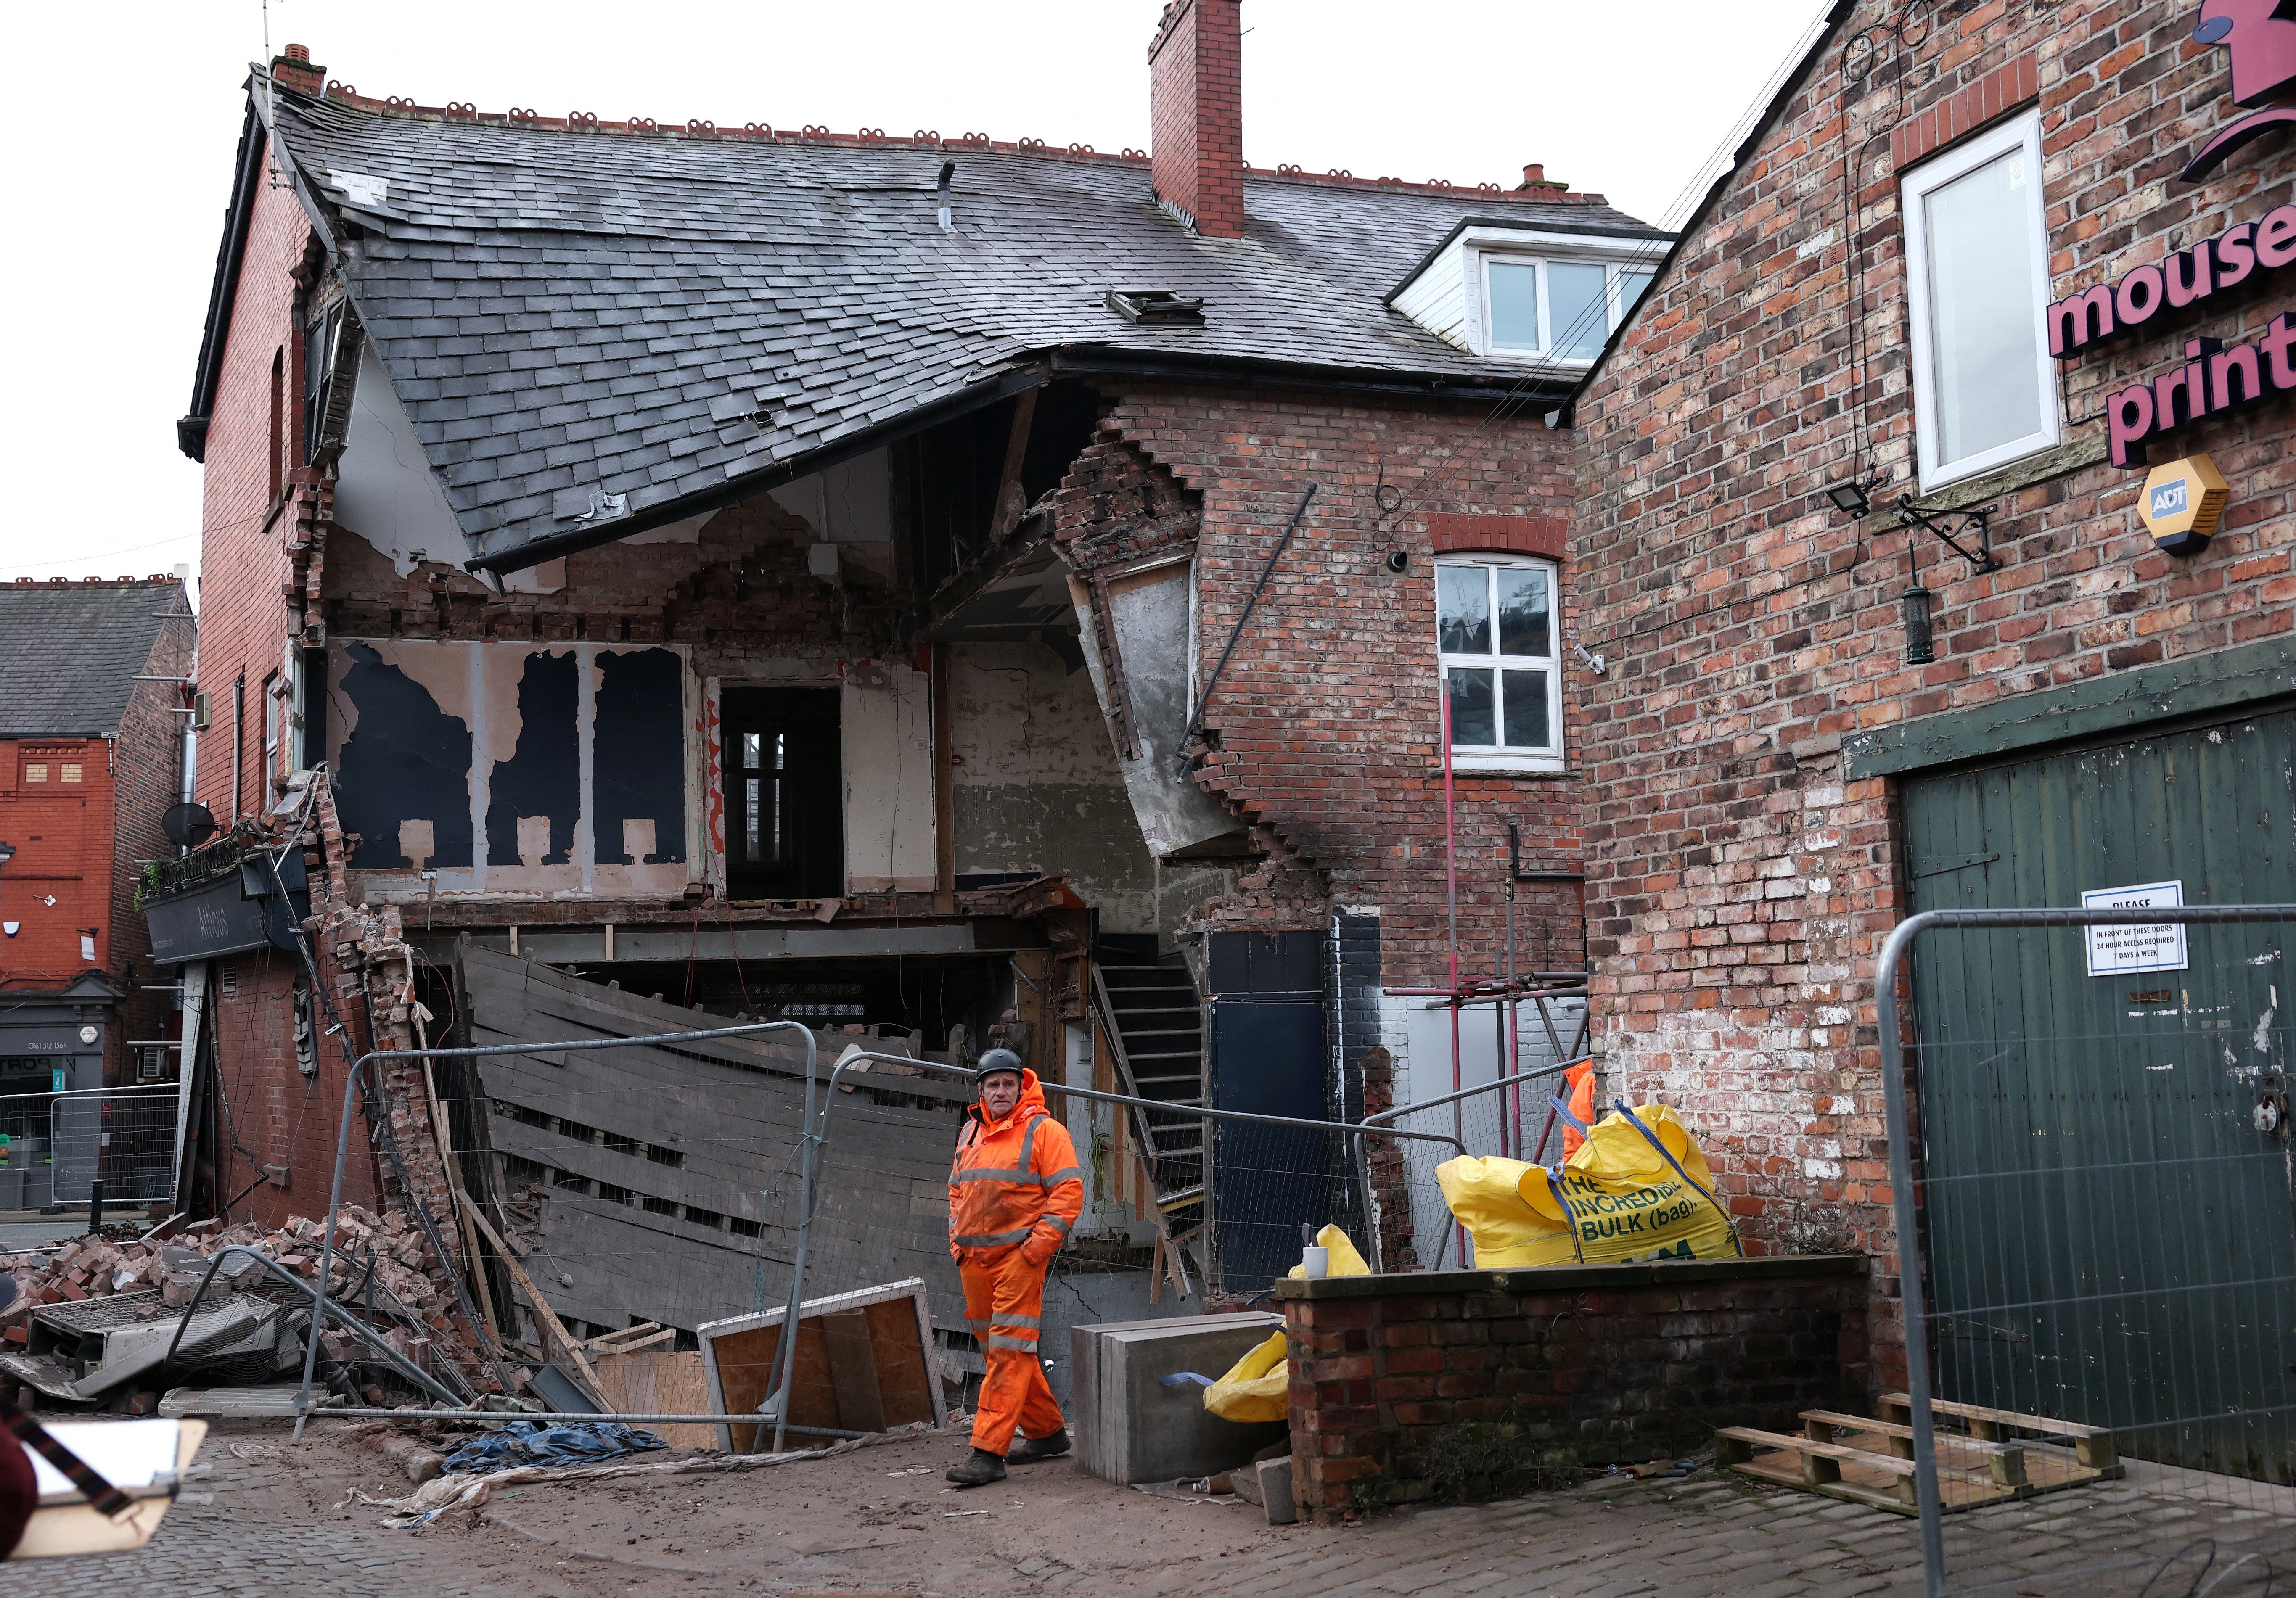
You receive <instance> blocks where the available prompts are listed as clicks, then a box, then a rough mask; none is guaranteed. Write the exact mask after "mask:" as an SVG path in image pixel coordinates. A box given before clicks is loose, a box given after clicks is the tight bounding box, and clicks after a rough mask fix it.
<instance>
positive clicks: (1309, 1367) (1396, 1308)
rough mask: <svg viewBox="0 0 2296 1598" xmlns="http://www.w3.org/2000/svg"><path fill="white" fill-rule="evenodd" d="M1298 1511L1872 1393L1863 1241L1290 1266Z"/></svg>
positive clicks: (1699, 1441) (1618, 1453)
mask: <svg viewBox="0 0 2296 1598" xmlns="http://www.w3.org/2000/svg"><path fill="white" fill-rule="evenodd" d="M1278 1297H1279V1299H1281V1301H1282V1304H1283V1312H1284V1316H1285V1324H1286V1330H1287V1332H1288V1335H1289V1339H1290V1343H1291V1359H1292V1458H1293V1460H1294V1462H1295V1464H1294V1467H1293V1471H1294V1474H1293V1484H1294V1489H1293V1490H1294V1491H1295V1493H1296V1494H1297V1495H1298V1497H1299V1502H1300V1508H1301V1510H1302V1512H1306V1513H1309V1514H1312V1515H1313V1516H1314V1517H1315V1518H1316V1519H1317V1520H1331V1519H1334V1518H1336V1517H1337V1516H1338V1515H1339V1514H1340V1513H1341V1512H1342V1511H1344V1510H1346V1509H1347V1508H1349V1505H1350V1504H1355V1503H1358V1502H1365V1501H1368V1502H1371V1503H1378V1504H1401V1503H1409V1502H1412V1501H1414V1500H1417V1499H1423V1498H1431V1497H1435V1496H1441V1495H1444V1494H1471V1495H1481V1494H1487V1493H1503V1492H1506V1491H1510V1490H1519V1489H1520V1488H1521V1487H1524V1486H1528V1485H1531V1484H1533V1483H1534V1482H1536V1481H1537V1480H1538V1479H1539V1478H1540V1477H1541V1476H1542V1475H1543V1474H1545V1475H1552V1474H1553V1473H1554V1472H1555V1471H1558V1469H1559V1470H1563V1471H1567V1470H1570V1469H1573V1468H1575V1466H1577V1465H1579V1464H1595V1463H1605V1462H1622V1461H1633V1460H1645V1459H1653V1458H1659V1457H1661V1456H1664V1455H1669V1454H1674V1453H1677V1452H1684V1451H1687V1450H1688V1449H1691V1448H1693V1447H1697V1446H1702V1445H1703V1444H1704V1443H1705V1441H1706V1439H1707V1438H1708V1437H1709V1436H1710V1433H1711V1432H1712V1430H1713V1429H1714V1428H1716V1427H1718V1426H1761V1427H1766V1428H1769V1429H1772V1430H1800V1427H1799V1425H1798V1424H1797V1423H1796V1422H1795V1418H1794V1417H1795V1414H1796V1412H1797V1411H1799V1410H1802V1409H1809V1408H1841V1407H1842V1406H1843V1405H1845V1403H1847V1404H1852V1405H1854V1404H1858V1403H1862V1402H1863V1400H1864V1398H1865V1397H1866V1388H1867V1386H1868V1381H1869V1377H1868V1371H1867V1363H1868V1356H1867V1348H1866V1260H1865V1258H1864V1257H1863V1256H1858V1255H1827V1256H1823V1257H1818V1258H1761V1259H1685V1260H1668V1261H1663V1262H1652V1263H1648V1264H1638V1265H1605V1266H1547V1267H1546V1268H1543V1269H1539V1270H1520V1271H1442V1272H1427V1273H1421V1274H1407V1275H1389V1276H1350V1277H1332V1278H1327V1279H1325V1280H1323V1281H1317V1282H1304V1281H1287V1282H1283V1283H1282V1284H1281V1286H1280V1287H1279V1289H1278Z"/></svg>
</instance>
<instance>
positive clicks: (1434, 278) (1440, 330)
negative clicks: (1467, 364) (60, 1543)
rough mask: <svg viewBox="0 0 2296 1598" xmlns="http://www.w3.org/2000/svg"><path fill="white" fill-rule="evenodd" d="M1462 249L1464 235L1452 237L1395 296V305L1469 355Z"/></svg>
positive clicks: (1437, 335) (1440, 337)
mask: <svg viewBox="0 0 2296 1598" xmlns="http://www.w3.org/2000/svg"><path fill="white" fill-rule="evenodd" d="M1465 253H1466V244H1465V242H1464V235H1462V236H1461V237H1460V238H1457V239H1454V240H1452V241H1451V242H1450V243H1449V244H1448V245H1447V246H1446V247H1445V248H1444V250H1443V253H1442V254H1440V255H1439V256H1437V257H1436V258H1434V259H1433V260H1431V261H1430V262H1428V263H1427V266H1426V269H1425V270H1424V271H1423V272H1421V273H1420V274H1419V275H1418V276H1416V277H1415V278H1413V279H1412V280H1411V282H1410V283H1409V285H1408V286H1406V288H1405V289H1404V291H1403V292H1402V293H1400V294H1398V295H1397V296H1396V297H1395V302H1394V303H1395V308H1396V309H1397V310H1398V311H1401V312H1402V313H1403V314H1404V315H1405V316H1408V317H1410V318H1411V319H1412V320H1413V321H1414V322H1416V323H1417V324H1419V325H1420V326H1422V327H1423V328H1425V329H1426V330H1427V331H1428V332H1431V333H1433V334H1434V335H1435V336H1436V337H1437V338H1439V339H1440V340H1443V341H1444V342H1445V343H1446V344H1456V345H1457V346H1458V347H1459V348H1461V349H1464V350H1466V351H1467V352H1468V353H1469V354H1470V355H1472V354H1473V353H1474V347H1473V345H1472V344H1471V343H1469V342H1468V336H1467V293H1466V270H1465V266H1464V256H1465Z"/></svg>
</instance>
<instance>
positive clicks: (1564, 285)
mask: <svg viewBox="0 0 2296 1598" xmlns="http://www.w3.org/2000/svg"><path fill="white" fill-rule="evenodd" d="M1480 263H1481V266H1482V290H1483V353H1484V354H1486V355H1497V356H1525V357H1529V358H1536V359H1542V360H1549V361H1592V360H1593V359H1594V358H1595V356H1599V355H1601V354H1602V353H1603V344H1604V343H1606V342H1607V341H1608V340H1609V339H1610V337H1611V329H1613V328H1615V327H1617V326H1618V325H1619V324H1620V323H1621V322H1623V321H1625V320H1626V318H1627V315H1628V312H1630V311H1632V310H1633V309H1634V308H1635V302H1636V300H1638V299H1641V298H1642V297H1643V293H1644V291H1645V290H1647V289H1648V288H1649V287H1650V283H1651V275H1652V268H1651V267H1650V266H1647V265H1640V264H1637V263H1636V262H1631V261H1606V260H1569V259H1563V258H1546V257H1541V256H1530V255H1516V254H1513V253H1501V252H1499V251H1497V250H1484V251H1482V252H1481V254H1480Z"/></svg>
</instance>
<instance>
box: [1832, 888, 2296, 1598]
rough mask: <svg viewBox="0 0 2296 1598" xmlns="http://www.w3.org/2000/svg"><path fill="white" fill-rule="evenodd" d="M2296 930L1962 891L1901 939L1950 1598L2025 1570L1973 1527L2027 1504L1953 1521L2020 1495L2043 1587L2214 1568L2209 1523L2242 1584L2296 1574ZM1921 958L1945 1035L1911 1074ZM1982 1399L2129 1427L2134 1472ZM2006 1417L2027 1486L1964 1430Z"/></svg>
mask: <svg viewBox="0 0 2296 1598" xmlns="http://www.w3.org/2000/svg"><path fill="white" fill-rule="evenodd" d="M2292 931H2296V907H2288V906H2258V907H2254V908H2251V909H2230V908H2226V909H2215V908H2195V909H2150V910H2143V911H2127V910H2122V911H2112V910H2090V911H2066V910H2057V911H2017V910H1977V911H1941V912H1931V913H1928V914H1923V915H1920V916H1916V917H1915V918H1913V919H1912V920H1910V921H1908V922H1905V923H1903V924H1902V925H1901V926H1900V927H1899V928H1898V930H1897V931H1896V932H1895V933H1894V934H1893V935H1892V937H1891V938H1890V942H1889V944H1888V946H1887V947H1885V949H1884V952H1883V955H1882V961H1881V963H1880V967H1879V970H1878V971H1877V982H1878V984H1879V994H1880V1018H1879V1019H1880V1021H1881V1028H1882V1044H1883V1055H1884V1078H1885V1083H1886V1084H1887V1085H1888V1086H1890V1088H1891V1089H1892V1091H1891V1092H1890V1096H1889V1109H1890V1112H1891V1120H1892V1126H1891V1144H1892V1147H1891V1157H1892V1176H1893V1187H1894V1189H1895V1191H1894V1192H1893V1200H1894V1202H1895V1205H1896V1209H1897V1214H1898V1230H1899V1237H1900V1241H1901V1246H1903V1245H1905V1244H1906V1243H1907V1242H1910V1243H1911V1244H1912V1245H1913V1246H1911V1247H1909V1248H1907V1249H1906V1258H1905V1261H1904V1263H1905V1266H1906V1269H1905V1271H1904V1273H1903V1277H1902V1280H1903V1282H1904V1284H1905V1287H1906V1291H1907V1340H1908V1346H1907V1376H1908V1388H1909V1390H1910V1393H1911V1396H1912V1398H1913V1404H1912V1406H1911V1407H1912V1414H1913V1424H1914V1429H1915V1438H1914V1439H1913V1440H1914V1444H1915V1452H1916V1457H1917V1460H1918V1461H1919V1462H1920V1464H1921V1474H1920V1477H1919V1479H1918V1486H1919V1488H1920V1499H1921V1507H1922V1515H1923V1545H1924V1554H1925V1562H1926V1564H1927V1567H1928V1579H1929V1590H1930V1591H1931V1593H1932V1594H1943V1593H1948V1592H1964V1591H1977V1590H1982V1589H1985V1588H1988V1587H1989V1586H1993V1585H1996V1584H1997V1582H1998V1581H2000V1580H2004V1579H2011V1578H2006V1577H2004V1576H2003V1575H2002V1574H2001V1567H2000V1561H1999V1559H1998V1557H1997V1554H1993V1553H1980V1548H1979V1545H1978V1544H1977V1543H1976V1542H1975V1541H1974V1540H1972V1539H1973V1538H1974V1537H1975V1534H1976V1531H1977V1530H1978V1528H1979V1527H1980V1526H1981V1525H1982V1523H1983V1517H1985V1516H1988V1515H1994V1514H1997V1513H1998V1512H2000V1511H1999V1510H1997V1509H1980V1510H1977V1511H1973V1512H1972V1524H1971V1525H1970V1526H1969V1527H1968V1528H1967V1529H1966V1530H1964V1528H1963V1527H1961V1526H1960V1525H1956V1527H1955V1528H1952V1535H1949V1534H1948V1528H1946V1527H1945V1526H1944V1524H1943V1516H1944V1514H1945V1512H1947V1510H1948V1508H1949V1507H1954V1506H1957V1505H1960V1504H1967V1503H1969V1502H1971V1501H1972V1500H1973V1499H1985V1498H2001V1499H2005V1500H2017V1501H2019V1502H2018V1503H2017V1507H2016V1510H2015V1512H2016V1513H2018V1514H2021V1515H2022V1516H2024V1517H2025V1520H2026V1522H2027V1523H2028V1529H2029V1530H2030V1534H2031V1535H2030V1537H2028V1538H2027V1539H2026V1549H2027V1558H2028V1562H2027V1563H2024V1564H2021V1565H2020V1567H2019V1568H2020V1569H2022V1570H2023V1572H2024V1575H2023V1577H2021V1578H2019V1579H2023V1578H2030V1577H2031V1576H2033V1575H2034V1574H2036V1573H2042V1574H2046V1575H2049V1576H2054V1577H2063V1576H2070V1575H2074V1574H2084V1575H2088V1576H2094V1577H2095V1578H2099V1579H2101V1580H2103V1581H2105V1583H2106V1587H2107V1590H2118V1587H2117V1586H2114V1585H2113V1584H2114V1583H2117V1582H2119V1581H2120V1579H2121V1578H2124V1577H2130V1576H2131V1575H2132V1573H2136V1572H2141V1571H2143V1570H2146V1569H2153V1568H2155V1567H2161V1566H2162V1565H2163V1564H2164V1562H2173V1561H2176V1560H2177V1559H2178V1558H2180V1557H2184V1558H2189V1559H2192V1560H2197V1559H2199V1558H2200V1553H2199V1552H2198V1551H2199V1550H2200V1549H2201V1545H2202V1543H2203V1542H2205V1543H2206V1544H2207V1545H2208V1549H2207V1551H2208V1552H2209V1553H2210V1555H2211V1556H2212V1557H2213V1556H2215V1555H2222V1556H2223V1557H2222V1558H2221V1559H2219V1560H2218V1562H2216V1563H2215V1564H2214V1565H2213V1566H2212V1567H2211V1568H2212V1569H2213V1570H2214V1572H2215V1575H2216V1578H2218V1579H2223V1578H2224V1577H2225V1572H2226V1570H2227V1569H2231V1568H2233V1566H2234V1565H2235V1564H2236V1563H2237V1561H2238V1560H2239V1559H2240V1558H2242V1557H2245V1556H2250V1555H2253V1556H2254V1557H2255V1558H2257V1559H2263V1560H2267V1561H2268V1560H2269V1559H2270V1558H2271V1557H2273V1556H2274V1555H2275V1554H2278V1555H2279V1556H2280V1557H2281V1558H2282V1559H2283V1561H2284V1563H2283V1569H2282V1574H2283V1576H2285V1575H2286V1574H2288V1573H2289V1567H2288V1566H2287V1564H2286V1561H2285V1551H2286V1550H2287V1549H2289V1548H2290V1547H2291V1546H2292V1545H2296V1534H2292V1530H2291V1522H2290V1520H2289V1513H2288V1512H2289V1508H2290V1494H2289V1493H2288V1491H2287V1488H2288V1487H2290V1486H2291V1485H2296V1373H2292V1362H2296V1143H2292V1142H2291V1138H2290V1134H2289V1131H2288V1127H2287V1121H2286V1106H2287V1093H2288V1076H2287V1071H2288V1032H2289V1028H2288V1026H2287V1025H2286V1024H2285V1023H2284V1018H2285V1004H2284V996H2283V995H2282V993H2281V991H2280V990H2281V988H2282V987H2284V986H2287V984H2288V976H2289V971H2288V965H2287V960H2286V954H2287V952H2288V951H2289V949H2290V947H2291V936H2290V935H2291V933H2292ZM1901 978H1905V979H1909V982H1910V992H1911V996H1912V999H1913V1004H1914V1019H1915V1036H1916V1037H1917V1040H1918V1041H1917V1045H1916V1046H1915V1049H1914V1050H1913V1052H1912V1056H1911V1061H1910V1066H1909V1067H1908V1065H1907V1061H1906V1057H1905V1055H1904V1053H1903V1051H1902V1050H1901V1047H1900V1039H1901V1034H1900V1031H1899V1024H1898V1002H1899V998H1900V993H1899V987H1900V979H1901ZM1972 1410H1993V1411H2008V1412H2014V1413H2016V1414H2023V1415H2028V1416H2038V1417H2045V1418H2046V1419H2048V1420H2050V1421H2052V1422H2070V1423H2071V1424H2072V1425H2073V1426H2075V1427H2087V1428H2097V1429H2101V1430H2103V1431H2107V1432H2110V1433H2111V1434H2112V1445H2113V1449H2114V1451H2115V1453H2117V1455H2118V1457H2119V1459H2120V1462H2121V1463H2120V1467H2119V1468H2120V1471H2122V1472H2123V1473H2122V1474H2120V1475H2117V1476H2116V1475H2111V1474H2108V1475H2105V1476H2102V1477H2098V1476H2095V1475H2093V1474H2092V1473H2090V1472H2089V1471H2086V1470H2084V1469H2082V1468H2081V1464H2082V1462H2081V1460H2080V1459H2079V1457H2078V1455H2077V1452H2076V1445H2075V1442H2074V1439H2073V1438H2071V1437H2068V1436H2067V1435H2065V1434H2063V1433H2062V1432H2058V1433H2056V1434H2054V1435H2052V1434H2046V1433H2042V1432H2038V1431H2035V1430H2031V1429H2029V1428H2020V1427H2015V1426H2013V1425H2003V1424H1998V1423H1991V1422H1985V1421H1984V1419H1983V1417H1982V1416H1972V1414H1971V1412H1972ZM1972 1419H1974V1420H1975V1421H1976V1422H1977V1425H1976V1426H1975V1427H1974V1428H1972V1426H1971V1424H1970V1423H1971V1422H1972ZM1972 1430H1974V1431H1977V1432H1980V1433H1981V1432H1984V1431H1986V1430H1991V1431H1992V1432H1993V1434H1994V1435H1993V1436H1992V1438H1990V1439H1989V1440H1992V1441H1996V1442H1999V1441H2013V1442H2015V1443H2016V1444H2017V1446H2020V1447H2021V1449H2022V1451H2023V1457H2024V1460H2025V1462H2026V1467H2025V1468H2026V1473H2027V1476H2028V1480H2027V1482H2026V1483H2025V1485H2024V1487H2023V1489H2022V1490H2021V1491H2019V1492H2011V1491H2009V1490H2008V1489H2006V1488H1998V1489H1995V1488H1986V1489H1972V1487H1970V1485H1969V1480H1970V1479H1969V1477H1968V1476H1967V1474H1966V1472H1967V1470H1968V1468H1969V1466H1970V1465H1971V1463H1972V1449H1971V1446H1970V1444H1969V1442H1967V1441H1964V1440H1962V1438H1963V1437H1964V1436H1965V1435H1966V1434H1968V1433H1969V1432H1971V1431H1972ZM1939 1438H1942V1439H1943V1441H1942V1443H1940V1442H1939ZM1972 1440H1987V1439H1982V1438H1979V1439H1972ZM2079 1448H2080V1449H2081V1450H2084V1451H2087V1452H2089V1453H2090V1454H2092V1455H2095V1456H2096V1457H2102V1455H2097V1454H2096V1449H2097V1445H2095V1444H2094V1443H2087V1442H2084V1443H2081V1444H2080V1445H2079ZM1941 1481H1942V1483H1943V1484H1944V1486H1945V1487H1947V1488H1948V1489H1949V1490H1948V1491H1946V1492H1944V1493H1943V1494H1942V1495H1941V1493H1940V1483H1941ZM2194 1568H2195V1569H2198V1568H2199V1566H2198V1565H2195V1567H2194ZM2245 1568H2246V1567H2243V1569H2245ZM2263 1568H2264V1567H2262V1566H2257V1567H2256V1568H2255V1569H2252V1570H2251V1572H2250V1573H2251V1575H2252V1574H2255V1573H2256V1570H2260V1569H2263ZM2242 1579H2243V1580H2244V1579H2246V1578H2242ZM2051 1590H2055V1589H2054V1588H2052V1589H2051ZM2130 1590H2132V1591H2133V1590H2135V1588H2134V1587H2133V1586H2132V1587H2131V1589H2130ZM2175 1590H2177V1591H2179V1592H2182V1591H2185V1586H2184V1585H2182V1583H2181V1580H2180V1583H2179V1585H2178V1586H2177V1587H2176V1588H2175Z"/></svg>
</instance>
